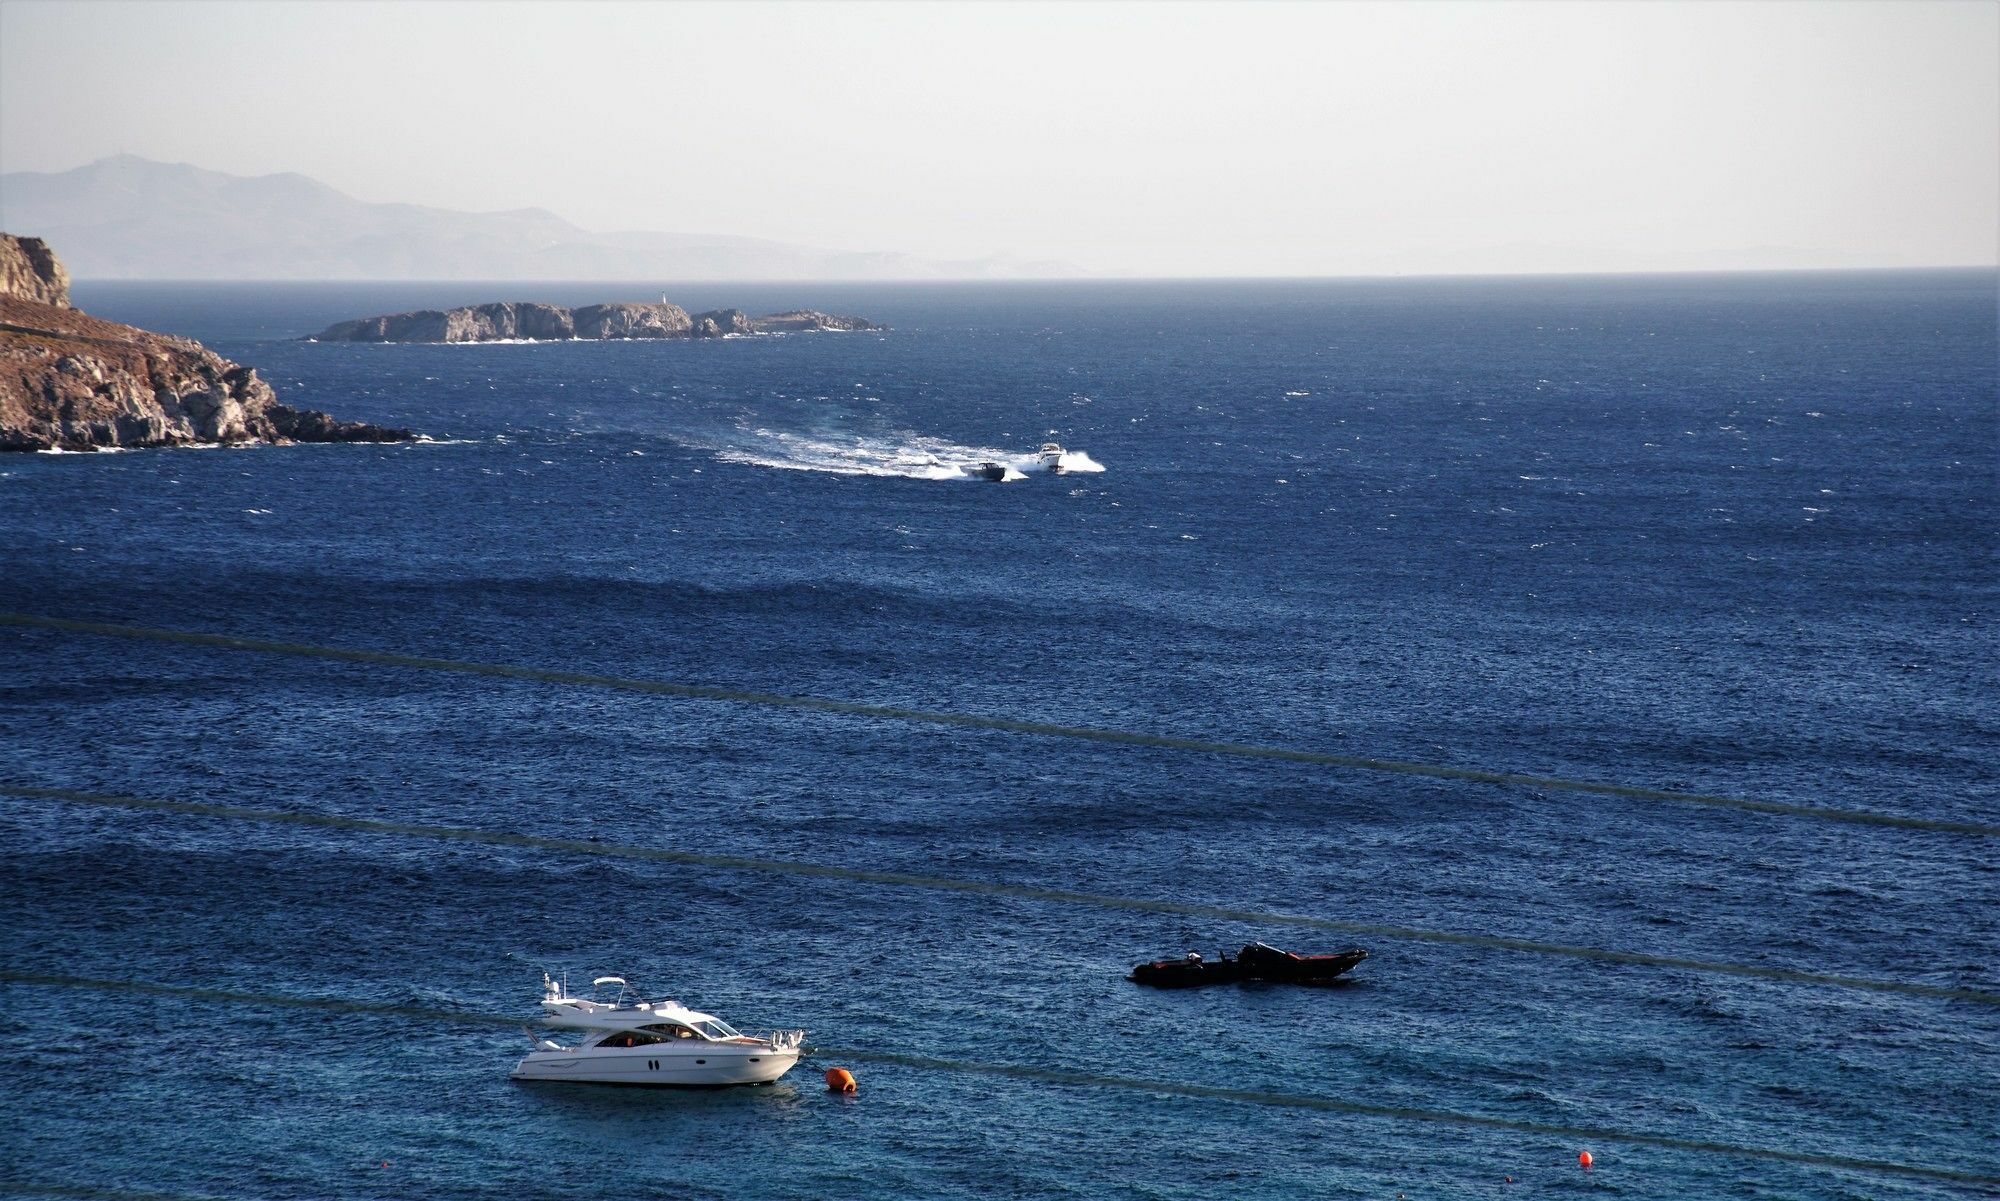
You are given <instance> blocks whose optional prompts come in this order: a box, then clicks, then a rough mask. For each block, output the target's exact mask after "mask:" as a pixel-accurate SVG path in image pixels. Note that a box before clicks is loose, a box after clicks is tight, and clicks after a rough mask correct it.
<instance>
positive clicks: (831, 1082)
mask: <svg viewBox="0 0 2000 1201" xmlns="http://www.w3.org/2000/svg"><path fill="white" fill-rule="evenodd" d="M826 1089H827V1091H828V1092H832V1093H852V1092H859V1091H860V1088H859V1086H858V1085H856V1084H855V1083H854V1073H853V1072H850V1071H848V1070H847V1069H846V1068H828V1069H827V1070H826Z"/></svg>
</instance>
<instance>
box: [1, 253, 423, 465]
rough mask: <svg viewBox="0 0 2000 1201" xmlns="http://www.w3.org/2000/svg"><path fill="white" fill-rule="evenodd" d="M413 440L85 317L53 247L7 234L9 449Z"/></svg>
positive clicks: (4, 324)
mask: <svg viewBox="0 0 2000 1201" xmlns="http://www.w3.org/2000/svg"><path fill="white" fill-rule="evenodd" d="M413 437H415V435H414V434H412V433H411V432H410V431H409V430H401V429H385V428H383V427H381V426H375V425H367V424H364V423H362V422H358V421H335V420H334V419H333V418H331V417H329V416H327V415H326V414H325V413H319V412H314V411H312V410H308V409H294V408H292V407H290V406H289V405H283V404H279V403H278V398H277V395H276V394H275V393H274V392H272V391H271V386H270V385H269V384H266V383H265V382H264V381H263V380H261V379H258V378H257V372H256V371H255V370H253V369H252V368H249V367H245V366H242V365H241V364H238V363H232V362H230V361H229V360H228V359H225V358H223V357H222V356H221V355H218V354H216V353H215V352H214V351H211V350H209V349H208V348H206V347H204V346H203V345H202V344H201V343H199V342H196V341H194V340H192V339H189V338H176V337H171V336H169V335H166V334H156V333H150V332H148V331H146V330H143V329H135V328H133V327H132V326H129V325H119V324H117V323H116V322H112V321H100V320H99V319H97V318H95V317H92V316H89V315H87V314H85V313H82V312H79V311H78V310H76V309H73V308H71V307H70V303H69V273H68V272H67V271H65V270H64V269H63V265H62V262H61V261H60V260H58V259H57V258H56V256H55V253H54V252H53V251H51V250H50V249H49V247H48V244H47V243H45V242H43V241H42V240H41V239H40V238H19V237H15V236H14V235H13V234H0V450H100V449H107V448H117V447H138V446H188V445H196V444H206V443H253V442H276V443H283V442H406V441H409V440H410V439H412V438H413Z"/></svg>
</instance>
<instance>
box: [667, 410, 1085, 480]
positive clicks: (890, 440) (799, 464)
mask: <svg viewBox="0 0 2000 1201" xmlns="http://www.w3.org/2000/svg"><path fill="white" fill-rule="evenodd" d="M675 440H676V441H678V442H681V443H682V444H683V445H687V446H690V447H694V448H696V449H700V450H706V451H709V452H710V453H712V454H714V455H715V457H716V458H717V459H719V460H721V461H722V462H725V463H744V464H748V465H750V466H753V467H775V468H777V469H779V470H782V471H825V472H831V473H833V474H835V475H866V476H883V477H892V478H902V479H912V480H965V481H973V480H980V479H981V478H982V477H980V476H979V475H977V474H973V473H974V472H976V471H977V470H978V469H979V468H980V467H981V466H982V465H984V464H987V463H997V464H999V465H1000V466H1001V467H1002V468H1003V472H1004V473H1003V475H1002V476H1001V482H1003V483H1006V482H1011V481H1015V480H1024V479H1027V478H1028V477H1029V476H1030V475H1035V474H1039V473H1041V472H1042V471H1043V470H1044V468H1043V467H1042V462H1041V459H1040V457H1039V456H1038V455H1037V454H1036V452H1034V451H1028V452H1025V453H1023V452H1016V451H1009V450H1001V449H998V448H996V447H990V446H967V445H964V444H961V443H957V442H952V441H950V440H949V439H945V438H934V437H929V436H927V435H923V434H918V433H914V432H911V431H908V430H886V431H882V432H852V431H848V430H842V429H831V428H821V429H814V430H805V431H801V430H786V429H775V428H772V427H769V426H763V425H754V424H750V423H748V422H745V423H742V424H740V425H738V426H737V427H736V428H733V429H729V430H721V431H706V432H701V433H684V434H678V435H675ZM1063 465H1064V469H1065V470H1066V471H1071V472H1098V471H1103V470H1104V465H1103V464H1101V463H1099V462H1097V461H1096V460H1095V459H1093V458H1091V457H1090V456H1089V455H1087V454H1083V453H1082V452H1080V451H1070V452H1069V453H1068V454H1067V455H1065V457H1064V460H1063Z"/></svg>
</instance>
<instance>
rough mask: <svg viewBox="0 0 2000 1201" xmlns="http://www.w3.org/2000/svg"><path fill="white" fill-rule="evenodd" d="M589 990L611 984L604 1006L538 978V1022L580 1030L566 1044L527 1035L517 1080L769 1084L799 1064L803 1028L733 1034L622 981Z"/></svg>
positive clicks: (605, 980)
mask: <svg viewBox="0 0 2000 1201" xmlns="http://www.w3.org/2000/svg"><path fill="white" fill-rule="evenodd" d="M590 984H591V990H592V992H593V993H595V992H598V991H599V990H602V989H607V988H611V987H616V989H617V990H618V991H617V993H616V995H615V996H614V997H613V998H612V999H611V1000H609V1001H600V1000H596V999H586V998H582V997H572V996H569V995H568V990H567V989H566V988H565V987H564V986H563V985H562V984H560V983H558V982H557V981H555V980H554V979H552V978H551V977H550V976H549V975H548V974H547V973H546V972H545V973H543V975H542V1020H543V1021H544V1022H546V1023H547V1024H549V1025H551V1026H556V1027H560V1028H563V1029H566V1030H579V1031H582V1032H583V1039H582V1041H580V1042H577V1043H574V1044H571V1045H568V1046H565V1045H563V1044H562V1043H558V1042H554V1041H551V1040H549V1039H546V1038H543V1037H542V1036H541V1035H539V1034H536V1033H535V1032H534V1031H533V1030H529V1031H528V1037H529V1038H530V1039H531V1040H533V1042H534V1044H535V1049H534V1050H533V1051H530V1052H529V1053H528V1057H527V1058H526V1059H523V1060H522V1061H521V1062H520V1063H518V1064H516V1065H515V1067H514V1072H513V1076H514V1079H516V1080H572V1081H578V1082H581V1083H586V1084H648V1085H682V1086H690V1085H695V1086H699V1085H708V1086H714V1085H723V1084H769V1083H771V1082H772V1081H774V1080H776V1079H777V1078H778V1077H780V1076H782V1075H784V1074H785V1073H786V1072H789V1071H791V1070H792V1065H794V1064H796V1063H798V1061H799V1051H800V1044H802V1043H803V1042H804V1041H805V1037H806V1032H805V1031H803V1030H779V1031H775V1032H773V1033H771V1034H769V1035H765V1036H763V1037H752V1036H750V1035H747V1034H744V1033H742V1032H740V1031H738V1030H737V1029H736V1028H735V1027H733V1026H731V1025H730V1024H729V1023H728V1022H725V1021H723V1020H722V1019H721V1018H718V1017H716V1016H715V1015H714V1014H709V1013H698V1012H696V1011H695V1010H692V1009H689V1008H687V1007H686V1006H684V1005H682V1004H680V1003H679V1002H677V1001H644V1000H640V999H638V997H637V995H636V993H635V991H634V990H633V988H632V987H631V985H629V984H627V983H626V982H625V980H624V978H623V977H621V976H599V977H598V978H597V979H595V980H593V981H591V982H590Z"/></svg>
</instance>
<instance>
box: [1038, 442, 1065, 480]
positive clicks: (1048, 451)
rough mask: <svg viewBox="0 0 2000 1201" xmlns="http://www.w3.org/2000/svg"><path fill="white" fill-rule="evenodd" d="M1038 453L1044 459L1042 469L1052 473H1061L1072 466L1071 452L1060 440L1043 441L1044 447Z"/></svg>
mask: <svg viewBox="0 0 2000 1201" xmlns="http://www.w3.org/2000/svg"><path fill="white" fill-rule="evenodd" d="M1036 454H1037V457H1038V458H1040V459H1041V461H1042V470H1043V471H1046V472H1048V473H1049V474H1050V475H1061V474H1062V473H1063V472H1065V471H1068V470H1069V468H1070V464H1069V461H1068V460H1069V452H1068V451H1066V450H1064V449H1063V448H1062V444H1061V443H1059V442H1044V443H1042V449H1041V450H1040V451H1038V452H1036Z"/></svg>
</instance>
